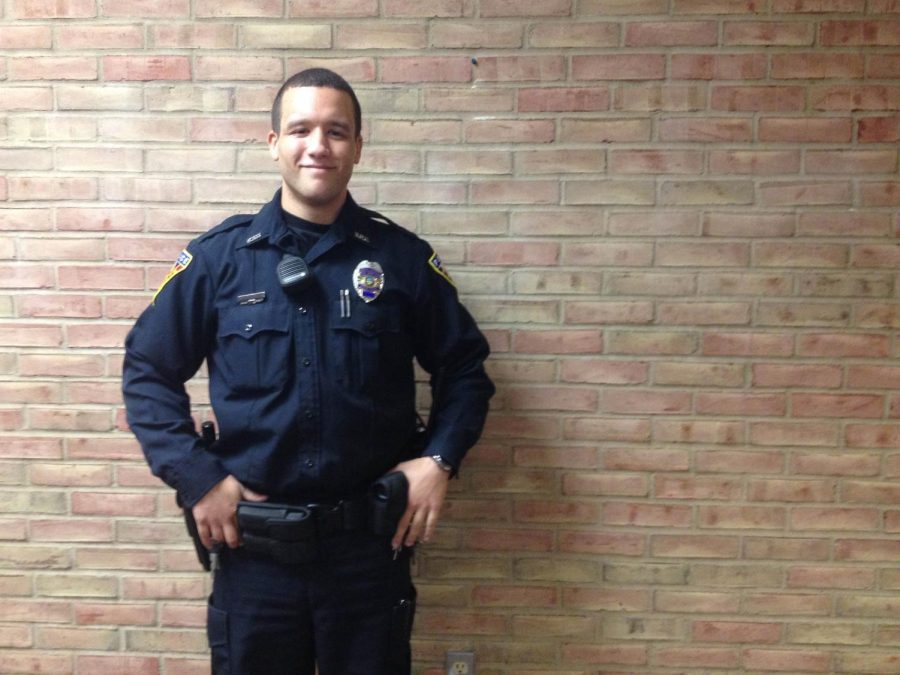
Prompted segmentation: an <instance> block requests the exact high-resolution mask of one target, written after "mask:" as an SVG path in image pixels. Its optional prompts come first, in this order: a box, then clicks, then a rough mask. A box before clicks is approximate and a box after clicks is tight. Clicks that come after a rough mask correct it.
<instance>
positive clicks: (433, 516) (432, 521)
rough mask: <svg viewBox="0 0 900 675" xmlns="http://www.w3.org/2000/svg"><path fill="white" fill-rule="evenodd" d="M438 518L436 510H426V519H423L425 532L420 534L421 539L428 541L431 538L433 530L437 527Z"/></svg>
mask: <svg viewBox="0 0 900 675" xmlns="http://www.w3.org/2000/svg"><path fill="white" fill-rule="evenodd" d="M439 519H440V514H439V513H438V512H436V511H429V512H428V519H427V520H426V521H425V534H424V535H423V536H422V541H424V542H429V541H431V538H432V537H433V536H434V532H435V530H436V529H437V524H438V520H439Z"/></svg>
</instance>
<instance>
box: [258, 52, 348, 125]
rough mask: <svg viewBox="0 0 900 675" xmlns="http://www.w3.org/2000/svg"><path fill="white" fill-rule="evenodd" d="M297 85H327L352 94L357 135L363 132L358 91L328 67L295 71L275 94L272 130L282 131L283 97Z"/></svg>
mask: <svg viewBox="0 0 900 675" xmlns="http://www.w3.org/2000/svg"><path fill="white" fill-rule="evenodd" d="M295 87H327V88H329V89H337V90H338V91H343V92H345V93H347V94H348V95H349V96H350V100H351V101H352V102H353V116H354V123H355V127H356V135H357V137H359V136H360V135H361V134H362V109H361V108H360V106H359V99H358V98H356V92H355V91H353V87H351V86H350V83H349V82H347V80H345V79H344V78H343V77H341V76H340V75H338V74H337V73H336V72H334V71H333V70H328V68H307V69H306V70H301V71H300V72H299V73H294V74H293V75H291V76H290V77H289V78H288V79H287V80H285V82H284V84H282V85H281V89H279V90H278V93H277V94H275V101H274V102H273V103H272V131H274V132H275V133H276V134H277V133H280V132H281V99H283V98H284V93H285V92H286V91H287V90H288V89H293V88H295Z"/></svg>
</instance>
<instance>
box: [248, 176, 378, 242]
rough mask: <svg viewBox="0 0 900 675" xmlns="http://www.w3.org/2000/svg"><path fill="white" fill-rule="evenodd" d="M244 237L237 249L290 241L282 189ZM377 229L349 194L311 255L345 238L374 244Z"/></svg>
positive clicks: (253, 222) (252, 223)
mask: <svg viewBox="0 0 900 675" xmlns="http://www.w3.org/2000/svg"><path fill="white" fill-rule="evenodd" d="M247 232H248V236H247V238H246V239H245V240H244V241H242V242H241V243H240V244H238V248H244V247H245V246H253V245H254V244H257V243H260V242H262V241H267V242H269V243H271V244H273V245H275V246H277V247H279V248H286V247H288V246H289V245H290V244H289V242H290V241H291V240H292V238H293V235H292V234H291V232H290V230H289V229H288V227H287V226H286V225H285V224H284V221H283V220H282V218H281V189H280V188H279V189H278V191H277V192H276V193H275V196H274V197H273V198H272V200H271V201H270V202H269V203H268V204H266V205H265V206H263V207H262V209H260V211H259V213H257V214H256V216H254V218H253V221H252V222H251V225H250V228H249V229H248V230H247ZM376 235H377V232H376V230H375V228H374V227H373V224H372V222H371V220H370V219H369V218H367V217H366V216H365V214H364V211H363V209H361V208H360V207H359V206H358V205H357V204H356V202H355V201H354V199H353V197H352V196H351V195H350V193H349V192H348V193H347V200H346V201H345V202H344V206H343V207H342V208H341V211H340V213H339V214H338V217H337V220H335V221H334V223H332V225H331V226H330V227H329V228H328V230H327V231H326V232H325V233H324V234H323V235H322V237H321V239H319V241H318V242H316V244H315V245H314V246H313V247H312V249H311V250H310V258H315V257H318V256H319V255H321V254H322V253H324V252H325V251H327V250H328V249H330V248H332V247H333V246H336V245H337V244H340V243H344V242H347V241H354V242H359V243H361V244H363V245H365V246H369V247H375V245H376V241H377V236H376Z"/></svg>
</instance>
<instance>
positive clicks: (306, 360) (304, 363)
mask: <svg viewBox="0 0 900 675" xmlns="http://www.w3.org/2000/svg"><path fill="white" fill-rule="evenodd" d="M300 363H302V364H303V365H304V366H306V367H307V368H309V367H310V366H311V365H312V360H311V359H303V360H302V361H301V362H300Z"/></svg>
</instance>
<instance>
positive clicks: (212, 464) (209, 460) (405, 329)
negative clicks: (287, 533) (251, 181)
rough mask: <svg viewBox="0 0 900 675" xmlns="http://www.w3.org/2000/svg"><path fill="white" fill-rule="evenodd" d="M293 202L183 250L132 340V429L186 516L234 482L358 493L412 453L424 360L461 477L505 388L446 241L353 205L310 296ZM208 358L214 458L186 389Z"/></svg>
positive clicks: (303, 493) (324, 254)
mask: <svg viewBox="0 0 900 675" xmlns="http://www.w3.org/2000/svg"><path fill="white" fill-rule="evenodd" d="M280 199H281V195H280V192H279V193H276V195H275V198H274V199H273V200H272V201H271V202H269V203H268V204H267V205H266V206H264V207H263V208H262V209H261V210H260V212H259V213H257V214H256V215H255V216H252V215H248V216H234V217H232V218H229V219H227V220H226V221H225V222H223V223H222V224H220V225H218V226H217V227H215V228H213V229H211V230H210V231H208V232H207V233H206V234H204V235H201V236H200V237H198V238H196V239H195V240H193V241H192V242H191V243H190V244H189V245H188V247H187V248H186V249H185V250H184V251H182V253H181V255H180V256H179V258H178V260H177V261H176V263H175V265H174V266H173V267H172V269H171V271H170V272H169V274H168V276H167V277H166V279H165V280H164V282H163V284H162V285H161V286H160V289H159V290H158V291H157V293H156V296H155V297H154V299H153V302H152V304H151V305H150V306H149V307H148V308H147V309H146V310H145V311H144V312H143V313H142V314H141V316H140V317H139V318H138V320H137V322H136V323H135V325H134V327H133V328H132V330H131V331H130V333H129V334H128V337H127V339H126V342H125V361H124V370H123V392H124V398H125V404H126V410H127V417H128V423H129V425H130V427H131V429H132V431H133V432H134V434H135V435H136V436H137V438H138V440H139V442H140V444H141V447H142V448H143V450H144V454H145V455H146V457H147V461H148V463H149V465H150V468H151V470H152V471H153V473H154V474H155V475H157V476H159V477H160V478H162V480H163V481H165V482H166V483H167V484H169V485H170V486H172V487H173V488H175V489H176V490H177V491H178V492H179V495H180V497H181V499H182V501H183V503H184V504H185V505H187V506H192V505H193V504H195V503H196V502H197V501H199V500H200V499H201V498H202V497H203V495H204V494H206V492H207V491H209V490H210V489H211V488H212V487H213V486H214V485H215V484H216V483H218V482H219V481H221V480H222V479H223V478H225V477H226V476H227V475H229V474H231V475H233V476H234V477H235V478H237V479H238V480H239V481H241V482H242V483H243V484H245V485H246V486H247V487H249V488H251V489H254V490H257V491H259V492H262V493H264V494H267V495H269V497H270V499H271V500H273V501H274V500H282V501H289V502H291V501H292V502H305V501H315V500H318V499H335V498H341V497H346V496H350V495H353V494H358V493H360V492H362V491H364V490H365V489H366V488H367V486H368V485H369V484H370V483H372V482H373V481H374V480H376V479H377V478H378V477H379V476H380V475H382V474H383V473H385V472H386V471H388V470H390V469H391V468H392V467H393V466H394V465H396V463H397V462H399V461H402V460H403V459H405V458H408V457H404V455H403V452H404V449H405V448H408V447H409V443H410V440H411V438H412V436H413V434H414V428H415V379H414V368H413V359H414V358H415V359H416V360H418V362H419V363H420V364H421V366H422V367H423V368H424V369H425V370H426V371H427V372H428V373H430V374H431V380H432V384H433V385H434V383H435V382H436V381H437V382H438V385H437V397H436V398H437V402H436V405H435V407H434V409H433V413H432V414H433V415H434V422H433V424H432V432H431V435H430V437H429V441H428V445H427V447H426V449H425V452H424V455H432V454H440V455H442V456H443V457H444V458H445V459H446V460H447V461H449V462H450V463H451V464H452V465H453V466H454V467H456V468H458V467H459V464H460V462H461V461H462V459H463V456H464V455H465V453H466V452H467V451H468V449H469V448H470V447H471V446H472V445H474V444H475V442H476V441H477V440H478V437H479V436H480V434H481V430H482V428H483V426H484V421H485V417H486V415H487V409H488V401H489V399H490V397H491V396H492V395H493V392H494V386H493V384H492V383H491V381H490V379H489V378H488V376H487V375H486V373H485V370H484V360H485V358H487V355H488V352H489V349H488V345H487V342H486V340H485V338H484V336H483V335H482V333H481V332H480V331H479V329H478V327H477V326H476V324H475V321H474V320H473V319H472V317H471V315H470V314H469V313H468V311H466V309H465V308H464V307H463V306H462V305H461V304H460V302H459V299H458V297H457V293H456V289H455V287H454V285H453V282H452V279H451V278H450V276H449V275H448V274H447V272H446V271H445V270H444V268H443V267H442V265H441V263H440V259H439V258H438V257H437V256H436V254H435V253H434V252H433V250H432V249H431V247H430V246H429V245H428V244H427V243H426V242H424V241H423V240H422V239H420V238H418V237H417V236H415V235H414V234H412V233H410V232H408V231H406V230H404V229H402V228H401V227H399V226H397V225H394V224H393V223H391V222H390V221H387V220H386V219H384V218H383V217H381V216H380V215H379V214H377V213H375V212H373V211H369V210H367V209H363V208H361V207H359V206H357V205H356V204H355V203H354V202H353V200H352V198H351V197H349V196H348V198H347V202H346V204H345V205H344V208H343V209H342V211H341V213H340V215H339V216H338V219H337V220H336V222H335V223H334V224H333V225H332V226H330V227H329V228H328V229H327V230H326V231H325V233H324V234H323V235H322V236H321V238H319V240H318V241H316V242H315V243H314V244H313V245H312V247H311V248H310V249H309V251H308V252H307V253H306V254H305V255H304V259H305V260H306V262H307V264H308V265H309V268H310V270H311V273H312V281H311V282H310V284H309V285H308V286H307V287H305V288H303V289H302V290H301V291H299V293H296V294H295V295H292V294H290V293H289V292H287V291H285V290H284V289H283V288H282V287H281V285H280V284H279V279H278V275H277V272H276V269H277V266H278V263H279V262H280V261H281V259H282V257H283V256H284V255H285V254H300V253H301V250H299V248H298V246H299V244H298V242H297V241H296V238H295V237H294V236H293V234H292V231H291V229H290V228H288V227H286V226H285V224H284V222H283V219H282V217H281V213H282V212H281V207H280ZM204 359H205V360H206V361H207V366H208V371H209V392H210V401H211V404H212V407H213V409H214V412H215V416H216V420H217V421H218V424H219V442H218V443H216V444H215V446H213V447H212V448H207V447H205V446H204V444H203V443H202V442H201V440H200V439H199V438H198V436H197V433H196V430H195V427H194V421H193V419H192V417H191V411H190V400H189V397H188V394H187V392H186V389H185V384H184V383H185V382H186V381H187V380H189V379H190V378H191V377H192V376H193V375H194V374H195V373H196V372H197V370H198V369H199V368H200V366H201V364H202V363H203V361H204Z"/></svg>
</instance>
